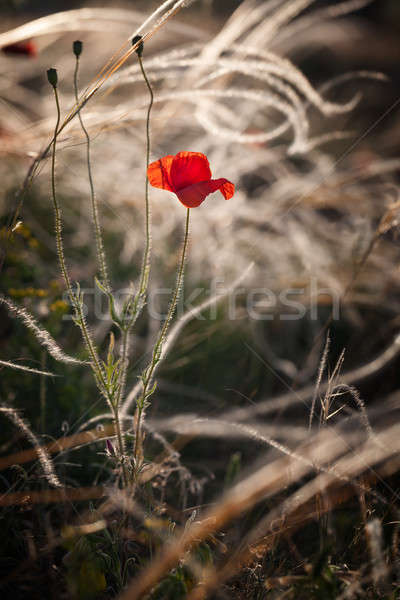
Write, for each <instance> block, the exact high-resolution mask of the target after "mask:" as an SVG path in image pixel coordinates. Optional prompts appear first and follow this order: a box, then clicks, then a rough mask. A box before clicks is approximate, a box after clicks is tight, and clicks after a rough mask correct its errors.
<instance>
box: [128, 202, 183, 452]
mask: <svg viewBox="0 0 400 600" xmlns="http://www.w3.org/2000/svg"><path fill="white" fill-rule="evenodd" d="M189 219H190V208H188V209H187V210H186V224H185V237H184V240H183V248H182V255H181V260H180V263H179V268H178V275H177V278H176V284H175V289H174V293H173V295H172V300H171V302H170V305H169V308H168V313H167V317H166V319H165V321H164V323H163V326H162V328H161V331H160V333H159V335H158V338H157V341H156V343H155V345H154V348H153V353H152V358H151V362H150V364H149V366H148V367H147V368H146V369H145V371H144V373H145V374H144V376H143V392H142V394H141V397H140V399H139V401H138V403H137V414H136V435H135V446H134V457H135V459H136V460H137V458H138V454H139V451H140V448H141V436H142V431H141V430H142V419H143V412H144V410H145V404H146V398H147V397H148V395H149V386H150V385H151V383H152V378H153V373H154V369H155V367H156V364H157V363H158V361H159V359H160V354H161V347H162V343H163V341H164V339H165V336H166V334H167V331H168V328H169V326H170V323H171V321H172V318H173V316H174V313H175V309H176V305H177V302H178V298H179V294H180V292H181V289H182V283H183V275H184V271H185V258H186V251H187V246H188V241H189Z"/></svg>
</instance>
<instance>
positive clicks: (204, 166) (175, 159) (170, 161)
mask: <svg viewBox="0 0 400 600" xmlns="http://www.w3.org/2000/svg"><path fill="white" fill-rule="evenodd" d="M147 177H148V178H149V182H150V184H151V185H152V186H154V187H157V188H161V189H162V190H168V191H169V192H174V194H176V195H177V196H178V198H179V200H180V201H181V202H182V204H183V205H184V206H186V207H187V208H195V207H196V206H200V204H201V203H202V202H203V201H204V200H205V199H206V197H207V196H208V195H209V194H211V193H212V192H216V191H217V190H220V192H221V194H222V195H223V196H224V198H225V199H226V200H229V198H232V196H233V194H234V193H235V186H234V185H233V183H231V182H230V181H228V180H227V179H224V178H221V179H211V169H210V165H209V163H208V159H207V157H206V156H205V155H204V154H201V152H178V154H177V155H176V156H170V155H169V156H164V158H160V159H159V160H156V161H155V162H153V163H151V164H150V165H149V168H148V169H147Z"/></svg>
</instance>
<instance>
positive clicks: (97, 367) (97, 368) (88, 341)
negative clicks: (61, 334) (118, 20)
mask: <svg viewBox="0 0 400 600" xmlns="http://www.w3.org/2000/svg"><path fill="white" fill-rule="evenodd" d="M53 90H54V97H55V101H56V107H57V122H56V126H55V129H54V137H53V144H52V155H51V191H52V199H53V206H54V214H55V233H56V247H57V255H58V260H59V264H60V269H61V273H62V276H63V278H64V281H65V285H66V288H67V291H68V296H69V298H70V302H71V304H72V306H73V308H74V310H75V313H76V317H77V321H78V323H79V327H80V329H81V331H82V335H83V339H84V342H85V345H86V347H87V350H88V352H89V355H90V357H91V359H92V367H93V370H94V372H95V375H96V378H97V380H98V381H99V383H100V385H101V386H102V391H103V392H106V389H107V382H106V379H105V376H104V371H103V369H102V366H101V364H100V359H99V356H98V354H97V350H96V347H95V345H94V343H93V341H92V338H91V335H90V332H89V330H88V327H87V325H86V321H85V316H84V314H83V310H82V306H81V303H80V301H79V300H78V299H77V298H76V296H75V293H74V291H73V289H72V284H71V279H70V277H69V274H68V269H67V265H66V262H65V254H64V244H63V239H62V214H61V207H60V205H59V202H58V199H57V193H56V144H57V136H58V134H59V124H60V115H61V111H60V102H59V99H58V92H57V88H56V87H53Z"/></svg>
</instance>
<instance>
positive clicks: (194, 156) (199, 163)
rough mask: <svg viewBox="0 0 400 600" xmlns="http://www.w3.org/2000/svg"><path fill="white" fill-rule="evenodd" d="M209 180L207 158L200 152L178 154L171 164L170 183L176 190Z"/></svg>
mask: <svg viewBox="0 0 400 600" xmlns="http://www.w3.org/2000/svg"><path fill="white" fill-rule="evenodd" d="M209 179H211V169H210V165H209V163H208V159H207V157H206V156H205V155H204V154H202V153H201V152H179V153H178V154H177V155H176V156H175V158H174V161H173V163H172V167H171V181H172V184H173V186H174V188H175V191H176V190H181V189H183V188H186V187H188V186H190V185H193V184H195V183H200V182H203V181H207V180H209Z"/></svg>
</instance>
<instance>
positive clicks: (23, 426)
mask: <svg viewBox="0 0 400 600" xmlns="http://www.w3.org/2000/svg"><path fill="white" fill-rule="evenodd" d="M0 413H2V414H3V415H4V416H5V417H7V418H8V419H9V420H10V421H12V423H14V425H15V426H16V428H17V429H19V431H21V432H22V433H23V435H24V436H25V437H26V438H28V440H29V441H30V442H31V444H32V446H34V448H35V450H36V452H37V456H38V459H39V462H40V465H41V467H42V469H43V472H44V475H45V477H46V479H47V481H48V482H49V483H50V484H51V485H53V486H54V487H63V485H62V484H61V482H60V480H59V479H58V477H57V475H56V472H55V470H54V466H53V463H52V462H51V459H50V456H49V455H48V453H47V452H46V450H45V449H44V448H43V447H42V446H41V445H40V442H39V440H38V439H37V437H36V435H35V434H34V433H33V431H32V429H31V428H30V426H29V424H28V423H27V422H26V421H25V420H24V419H23V418H22V417H21V416H20V415H19V414H18V412H17V411H16V410H15V409H14V408H11V407H10V406H6V405H5V404H4V403H1V404H0Z"/></svg>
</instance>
